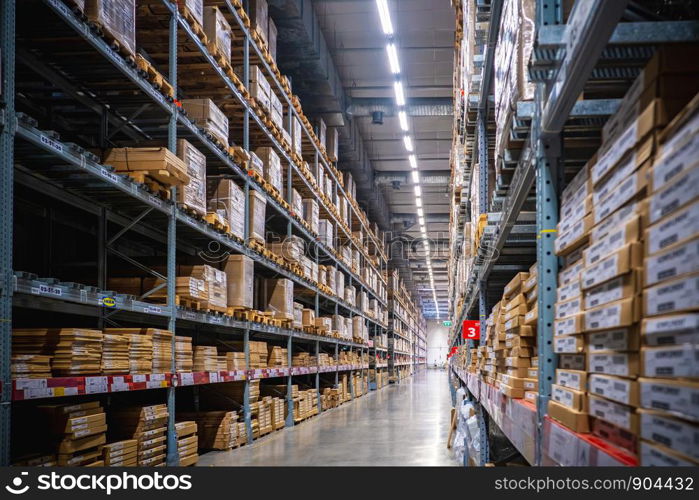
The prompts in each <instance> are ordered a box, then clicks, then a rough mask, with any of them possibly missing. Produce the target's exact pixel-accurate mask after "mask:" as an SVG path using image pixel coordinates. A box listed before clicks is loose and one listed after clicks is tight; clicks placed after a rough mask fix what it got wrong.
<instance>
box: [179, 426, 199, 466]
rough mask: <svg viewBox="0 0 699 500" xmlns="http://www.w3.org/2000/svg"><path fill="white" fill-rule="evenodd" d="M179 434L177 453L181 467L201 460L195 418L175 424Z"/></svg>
mask: <svg viewBox="0 0 699 500" xmlns="http://www.w3.org/2000/svg"><path fill="white" fill-rule="evenodd" d="M175 433H176V434H177V454H178V456H179V459H180V463H179V465H180V467H186V466H189V465H194V464H196V463H197V460H199V440H198V437H197V423H196V421H194V420H184V421H182V422H177V423H176V424H175Z"/></svg>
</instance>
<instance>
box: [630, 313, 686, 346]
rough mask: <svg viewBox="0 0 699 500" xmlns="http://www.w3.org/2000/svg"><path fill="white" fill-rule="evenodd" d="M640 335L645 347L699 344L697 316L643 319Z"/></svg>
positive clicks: (676, 315) (678, 315)
mask: <svg viewBox="0 0 699 500" xmlns="http://www.w3.org/2000/svg"><path fill="white" fill-rule="evenodd" d="M641 333H642V334H643V338H644V341H645V343H646V344H647V345H666V344H684V343H688V344H699V314H697V313H685V314H673V315H670V316H658V317H655V318H644V319H643V323H642V324H641Z"/></svg>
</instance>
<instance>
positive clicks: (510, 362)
mask: <svg viewBox="0 0 699 500" xmlns="http://www.w3.org/2000/svg"><path fill="white" fill-rule="evenodd" d="M529 359H530V358H519V357H508V358H505V365H506V366H511V367H513V368H529V367H530V366H531V364H530V363H531V362H530V360H529Z"/></svg>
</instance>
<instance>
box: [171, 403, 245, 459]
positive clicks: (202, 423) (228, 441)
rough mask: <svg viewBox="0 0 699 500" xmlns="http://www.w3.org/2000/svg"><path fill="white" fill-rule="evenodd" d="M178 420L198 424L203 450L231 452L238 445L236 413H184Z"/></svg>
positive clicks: (199, 439)
mask: <svg viewBox="0 0 699 500" xmlns="http://www.w3.org/2000/svg"><path fill="white" fill-rule="evenodd" d="M177 418H178V419H186V420H188V421H194V422H195V423H196V426H197V428H196V432H197V436H198V447H199V448H201V449H202V450H230V449H231V448H234V447H235V446H237V445H238V414H237V413H236V412H234V411H199V412H182V413H178V414H177Z"/></svg>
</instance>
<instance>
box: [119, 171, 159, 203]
mask: <svg viewBox="0 0 699 500" xmlns="http://www.w3.org/2000/svg"><path fill="white" fill-rule="evenodd" d="M163 172H165V173H167V171H165V170H163ZM117 173H119V174H122V175H126V176H127V177H130V178H131V179H133V180H134V182H137V183H139V184H143V185H144V186H146V188H147V189H148V191H150V192H151V193H153V194H155V195H156V196H160V197H161V198H163V199H165V200H169V199H170V195H171V194H172V193H171V191H170V186H169V185H167V184H164V183H162V182H160V181H158V180H157V179H154V178H153V177H151V176H150V175H149V173H148V172H147V171H145V170H141V171H139V172H117Z"/></svg>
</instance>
